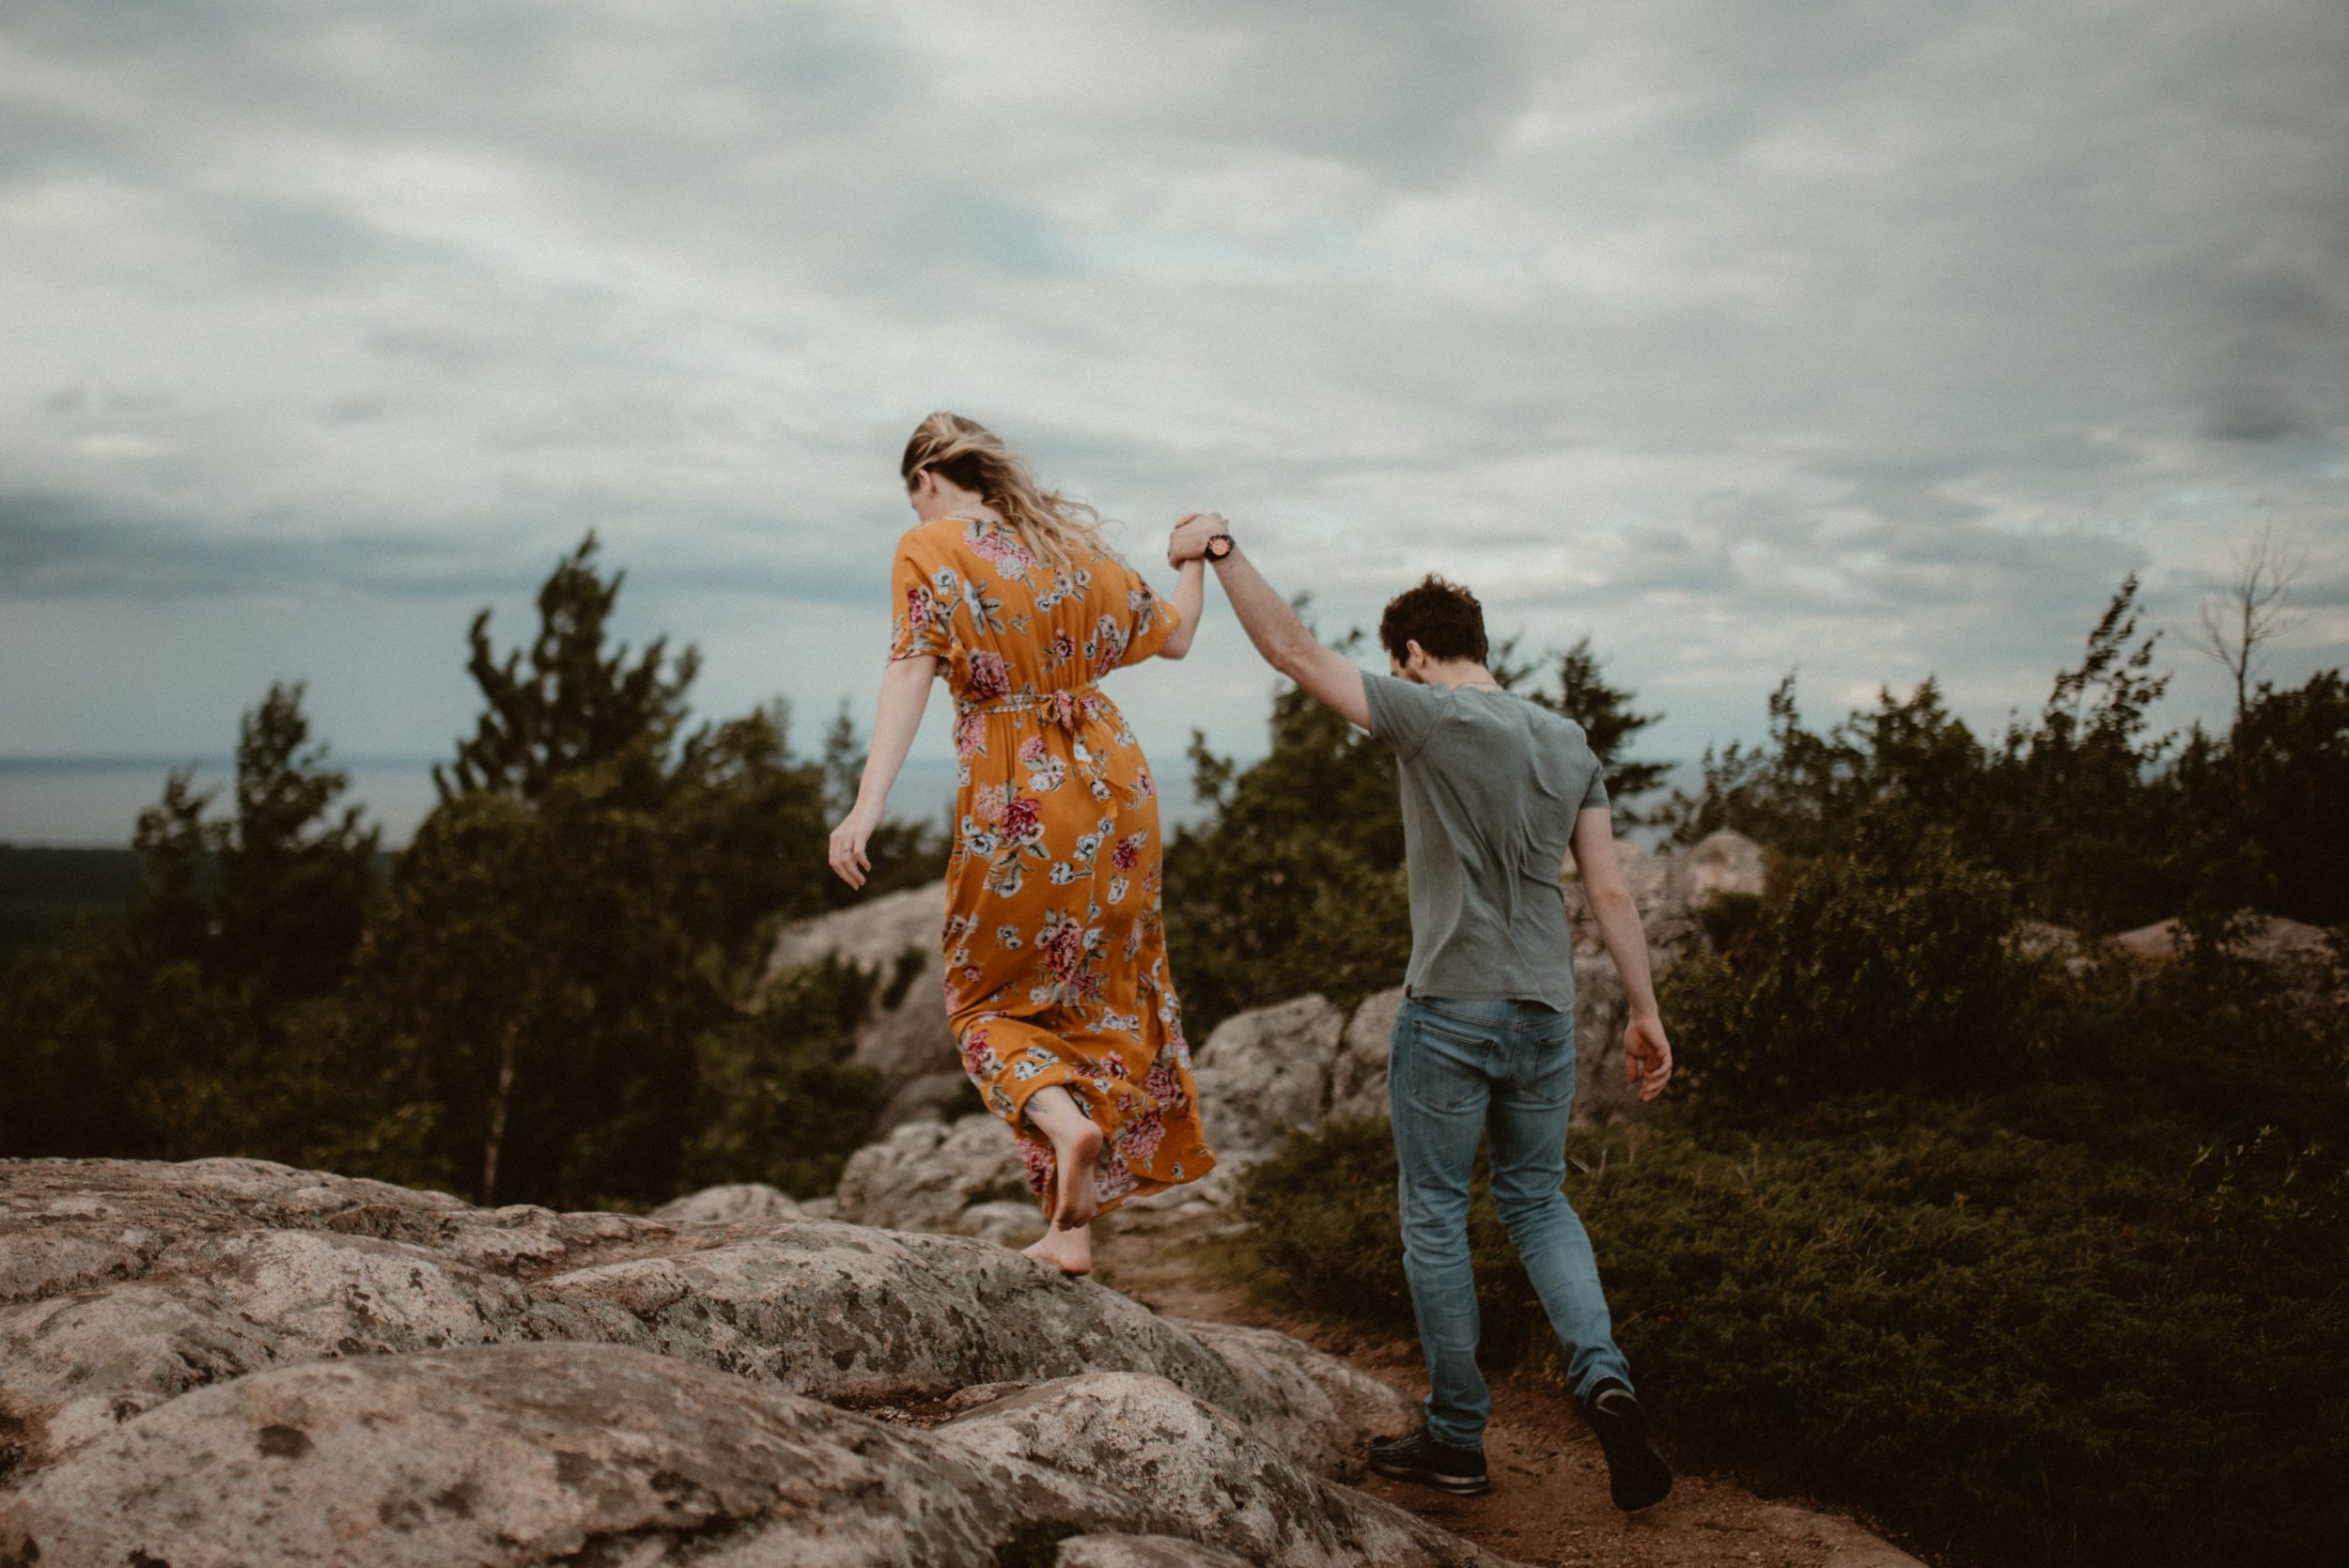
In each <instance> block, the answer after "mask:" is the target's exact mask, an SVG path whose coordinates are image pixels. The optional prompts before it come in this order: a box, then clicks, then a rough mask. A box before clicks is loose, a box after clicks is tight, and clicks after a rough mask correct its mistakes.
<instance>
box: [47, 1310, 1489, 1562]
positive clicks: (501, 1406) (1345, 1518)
mask: <svg viewBox="0 0 2349 1568" xmlns="http://www.w3.org/2000/svg"><path fill="white" fill-rule="evenodd" d="M1055 1422H1057V1423H1059V1424H1058V1426H1057V1428H1055V1426H1054V1425H1053V1424H1052V1423H1055ZM1071 1525H1074V1526H1077V1527H1079V1531H1078V1532H1080V1533H1082V1532H1086V1531H1088V1530H1089V1529H1090V1528H1091V1527H1097V1526H1106V1527H1109V1529H1111V1530H1112V1531H1115V1532H1118V1533H1122V1534H1128V1535H1134V1536H1149V1535H1159V1536H1165V1537H1170V1538H1172V1539H1174V1540H1175V1541H1181V1542H1189V1543H1197V1542H1202V1541H1208V1542H1215V1543H1217V1544H1218V1545H1225V1546H1233V1547H1237V1551H1238V1553H1239V1555H1240V1558H1241V1560H1243V1561H1249V1562H1259V1563H1261V1562H1274V1561H1278V1562H1283V1563H1299V1564H1303V1563H1313V1564H1323V1563H1327V1564H1331V1565H1335V1564H1339V1563H1359V1562H1365V1561H1377V1562H1382V1563H1402V1564H1430V1565H1432V1564H1464V1565H1465V1564H1471V1563H1479V1564H1481V1563H1489V1562H1492V1561H1493V1559H1491V1558H1489V1557H1488V1556H1486V1554H1485V1553H1482V1552H1480V1551H1478V1550H1476V1549H1475V1548H1474V1547H1472V1546H1470V1545H1467V1544H1466V1543H1464V1542H1461V1541H1459V1540H1457V1539H1456V1538H1455V1537H1452V1536H1449V1535H1447V1534H1446V1533H1445V1532H1443V1531H1442V1530H1440V1529H1436V1528H1435V1527H1433V1526H1430V1525H1427V1524H1424V1523H1422V1522H1421V1521H1420V1520H1418V1519H1416V1518H1413V1517H1412V1516H1411V1515H1409V1514H1403V1513H1401V1512H1400V1511H1398V1510H1395V1509H1392V1508H1389V1507H1386V1506H1385V1505H1383V1504H1380V1503H1377V1502H1374V1501H1372V1500H1371V1499H1370V1498H1366V1497H1363V1496H1362V1495H1361V1494H1359V1493H1354V1492H1351V1491H1349V1490H1347V1489H1346V1488H1344V1487H1341V1486H1336V1485H1333V1484H1331V1483H1328V1482H1326V1481H1322V1480H1320V1479H1319V1478H1317V1477H1315V1476H1312V1475H1309V1474H1307V1473H1305V1472H1304V1471H1302V1470H1299V1468H1298V1467H1295V1466H1293V1465H1291V1464H1290V1463H1289V1462H1288V1461H1286V1460H1285V1459H1283V1457H1281V1456H1280V1455H1279V1454H1278V1453H1277V1452H1272V1451H1271V1450H1269V1449H1268V1448H1267V1447H1266V1446H1265V1445H1264V1444H1262V1443H1261V1442H1259V1441H1258V1440H1257V1439H1256V1437H1255V1436H1252V1434H1251V1433H1250V1431H1248V1430H1247V1429H1246V1428H1244V1427H1243V1426H1241V1425H1239V1424H1238V1423H1237V1422H1235V1421H1233V1419H1232V1418H1231V1417H1230V1416H1229V1415H1227V1414H1224V1413H1222V1412H1221V1411H1217V1410H1215V1409H1213V1408H1212V1407H1210V1406H1207V1405H1203V1404H1201V1403H1200V1402H1198V1401H1197V1400H1195V1399H1192V1398H1190V1397H1189V1396H1187V1395H1185V1394H1184V1393H1183V1392H1182V1391H1181V1390H1180V1389H1176V1388H1175V1387H1174V1386H1173V1385H1172V1384H1169V1383H1167V1382H1165V1381H1164V1380H1162V1379H1159V1378H1154V1377H1147V1376H1138V1375H1135V1374H1122V1373H1111V1374H1090V1375H1087V1376H1081V1377H1076V1378H1070V1379H1066V1380H1065V1381H1062V1382H1057V1383H1051V1384H1047V1385H1044V1386H1043V1387H1040V1388H1037V1389H1030V1390H1027V1391H1025V1392H1022V1393H1019V1394H1017V1395H1014V1396H1012V1397H1011V1398H1009V1399H1007V1400H1003V1401H998V1402H996V1403H994V1404H991V1405H982V1406H980V1407H979V1408H978V1409H976V1410H975V1411H972V1413H970V1414H968V1415H964V1416H960V1417H957V1419H955V1420H953V1421H948V1422H946V1423H945V1424H943V1425H941V1426H939V1427H936V1428H934V1429H930V1430H923V1429H920V1428H914V1427H892V1426H889V1425H886V1424H884V1423H882V1422H880V1421H876V1420H873V1419H872V1418H870V1417H867V1416H863V1415H859V1414H857V1413H854V1412H851V1411H846V1410H840V1409H836V1408H833V1407H832V1406H829V1405H823V1404H820V1403H818V1402H817V1401H815V1400H810V1399H804V1398H800V1397H797V1396H794V1395H790V1394H786V1393H781V1392H778V1391H776V1390H774V1389H769V1388H764V1387H761V1386H759V1385H757V1384H755V1383H753V1382H749V1381H746V1380H744V1379H741V1378H735V1377H727V1376H725V1375H723V1374H718V1373H713V1372H709V1371H708V1370H706V1369H703V1368H699V1367H694V1366H691V1365H686V1364H683V1363H680V1362H677V1361H675V1360H671V1359H668V1358H662V1357H660V1356H654V1355H647V1354H646V1353H645V1352H643V1351H638V1350H630V1349H626V1348H622V1347H618V1346H609V1345H564V1346H552V1345H534V1344H521V1345H490V1346H482V1347H477V1348H474V1349H467V1350H455V1351H445V1352H437V1353H432V1354H428V1355H418V1356H400V1357H372V1358H356V1359H350V1360H343V1361H335V1362H328V1363H313V1364H310V1365H306V1366H298V1367H290V1368H285V1369H280V1370H276V1371H272V1372H265V1373H261V1374H256V1375H254V1376H250V1377H244V1378H240V1379H238V1380H237V1381H235V1382H231V1383H227V1384H224V1385H221V1386H218V1387H215V1388H210V1389H204V1390H202V1391H200V1392H196V1393H192V1394H190V1395H188V1396H186V1397H185V1398H183V1399H180V1400H178V1401H175V1402H174V1403H173V1404H171V1405H168V1406H166V1407H164V1408H163V1409H161V1410H157V1411H154V1412H152V1413H151V1414H149V1415H148V1416H145V1417H143V1418H141V1419H140V1420H138V1421H132V1422H131V1423H129V1424H127V1425H125V1426H124V1427H123V1428H122V1429H121V1430H120V1431H118V1432H116V1433H113V1434H110V1435H109V1436H107V1437H105V1438H104V1439H102V1440H101V1441H100V1442H97V1443H94V1444H92V1445H91V1446H90V1447H89V1448H87V1449H86V1450H85V1451H83V1452H80V1453H78V1454H76V1455H74V1456H73V1457H72V1458H71V1459H69V1460H67V1461H65V1462H64V1463H62V1464H59V1465H57V1466H55V1467H53V1468H50V1469H48V1470H46V1471H44V1472H43V1473H41V1474H39V1475H38V1476H36V1477H34V1478H33V1479H32V1480H31V1481H30V1482H29V1483H27V1484H25V1485H24V1486H23V1488H22V1489H20V1490H19V1491H17V1492H16V1493H15V1494H14V1495H13V1496H8V1497H0V1560H8V1561H11V1562H18V1563H24V1564H30V1563H34V1562H39V1563H44V1564H57V1563H62V1564H74V1563H101V1562H102V1563H108V1564H114V1563H140V1562H148V1563H159V1562H164V1561H174V1562H182V1563H186V1562H214V1563H218V1562H237V1563H241V1564H247V1565H250V1568H274V1565H277V1564H284V1565H286V1568H297V1565H300V1568H312V1565H317V1564H330V1563H367V1564H403V1563H414V1564H418V1565H425V1564H431V1565H434V1568H441V1565H454V1564H463V1563H485V1564H486V1563H500V1564H505V1563H556V1562H583V1561H594V1562H602V1563H614V1564H616V1563H623V1562H629V1563H640V1562H653V1561H665V1560H677V1559H678V1558H679V1557H680V1556H681V1555H684V1554H688V1553H690V1554H691V1555H692V1556H693V1557H694V1558H696V1559H698V1560H724V1561H733V1562H741V1563H746V1564H747V1563H795V1564H840V1565H848V1564H860V1565H862V1564H871V1565H875V1568H879V1565H883V1564H887V1565H897V1564H905V1563H923V1564H937V1565H939V1568H954V1565H958V1564H967V1565H970V1568H993V1565H994V1564H996V1563H998V1562H999V1561H1001V1560H1002V1557H1001V1555H1000V1554H1002V1553H1003V1551H1004V1549H1005V1548H1006V1547H1009V1546H1012V1545H1015V1544H1017V1543H1019V1542H1020V1541H1021V1540H1022V1538H1023V1537H1025V1538H1027V1539H1030V1540H1033V1539H1034V1538H1035V1535H1036V1532H1037V1530H1038V1529H1039V1527H1041V1528H1042V1529H1044V1530H1045V1531H1046V1532H1048V1533H1047V1534H1046V1536H1045V1538H1046V1539H1049V1538H1050V1534H1049V1532H1050V1531H1051V1529H1053V1527H1056V1526H1057V1527H1061V1528H1062V1529H1066V1528H1067V1527H1068V1526H1071ZM1143 1560H1147V1559H1143ZM1177 1560H1179V1559H1177Z"/></svg>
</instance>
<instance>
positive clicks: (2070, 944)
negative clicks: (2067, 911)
mask: <svg viewBox="0 0 2349 1568" xmlns="http://www.w3.org/2000/svg"><path fill="white" fill-rule="evenodd" d="M2013 941H2014V946H2015V952H2016V953H2018V954H2020V955H2022V956H2024V957H2026V958H2058V959H2061V960H2063V961H2064V962H2066V963H2069V962H2070V961H2071V960H2073V959H2075V958H2077V957H2078V956H2079V955H2080V934H2079V933H2078V932H2077V931H2075V930H2073V929H2072V928H2071V927H2070V926H2068V925H2056V924H2050V923H2049V922H2047V921H2044V920H2024V921H2017V922H2016V923H2015V933H2014V937H2013Z"/></svg>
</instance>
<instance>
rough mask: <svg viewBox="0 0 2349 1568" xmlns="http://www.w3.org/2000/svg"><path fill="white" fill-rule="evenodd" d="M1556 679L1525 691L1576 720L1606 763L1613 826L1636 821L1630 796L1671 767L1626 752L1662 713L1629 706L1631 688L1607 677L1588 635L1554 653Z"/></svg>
mask: <svg viewBox="0 0 2349 1568" xmlns="http://www.w3.org/2000/svg"><path fill="white" fill-rule="evenodd" d="M1557 680H1558V689H1557V690H1556V691H1540V690H1535V691H1528V692H1527V693H1526V694H1527V695H1528V696H1530V697H1531V698H1532V700H1533V701H1535V702H1537V703H1539V704H1541V705H1542V706H1544V707H1546V708H1548V709H1549V710H1550V711H1551V712H1553V713H1561V714H1563V715H1564V716H1565V717H1567V718H1569V719H1571V720H1573V721H1574V722H1576V723H1578V724H1580V725H1581V726H1582V733H1583V735H1584V737H1586V738H1587V739H1588V740H1589V741H1590V743H1591V750H1592V751H1593V752H1594V753H1596V755H1597V757H1598V760H1599V766H1601V767H1602V768H1606V769H1607V799H1608V802H1609V804H1610V806H1611V807H1612V808H1613V810H1612V815H1613V816H1614V819H1615V823H1616V826H1618V827H1629V826H1633V825H1635V824H1637V823H1639V822H1640V821H1641V815H1640V814H1639V810H1638V808H1637V807H1635V806H1633V805H1632V804H1631V803H1630V802H1631V801H1633V800H1636V799H1637V798H1639V797H1640V796H1642V795H1646V794H1649V793H1650V792H1652V791H1654V790H1655V789H1656V788H1657V786H1658V785H1660V784H1662V783H1663V782H1664V775H1665V774H1667V773H1669V772H1671V771H1672V764H1671V763H1669V762H1634V761H1633V760H1631V757H1630V755H1629V753H1630V750H1631V745H1632V741H1633V738H1634V737H1636V736H1638V735H1639V733H1640V732H1641V730H1644V729H1646V728H1648V727H1649V726H1650V725H1652V724H1654V723H1656V722H1657V721H1658V720H1660V719H1661V718H1663V715H1662V714H1660V713H1640V712H1637V711H1635V710H1634V709H1633V708H1632V706H1631V701H1632V698H1631V692H1630V691H1628V690H1626V688H1623V687H1620V686H1613V685H1610V684H1609V683H1608V681H1607V678H1606V674H1605V666H1604V665H1603V664H1602V663H1601V662H1600V660H1599V658H1598V655H1597V654H1595V653H1594V652H1592V651H1591V640H1590V638H1588V637H1583V638H1581V639H1579V641H1578V642H1576V644H1574V646H1572V647H1570V648H1568V649H1567V650H1566V651H1565V652H1564V653H1563V654H1561V655H1559V656H1558V663H1557Z"/></svg>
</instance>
